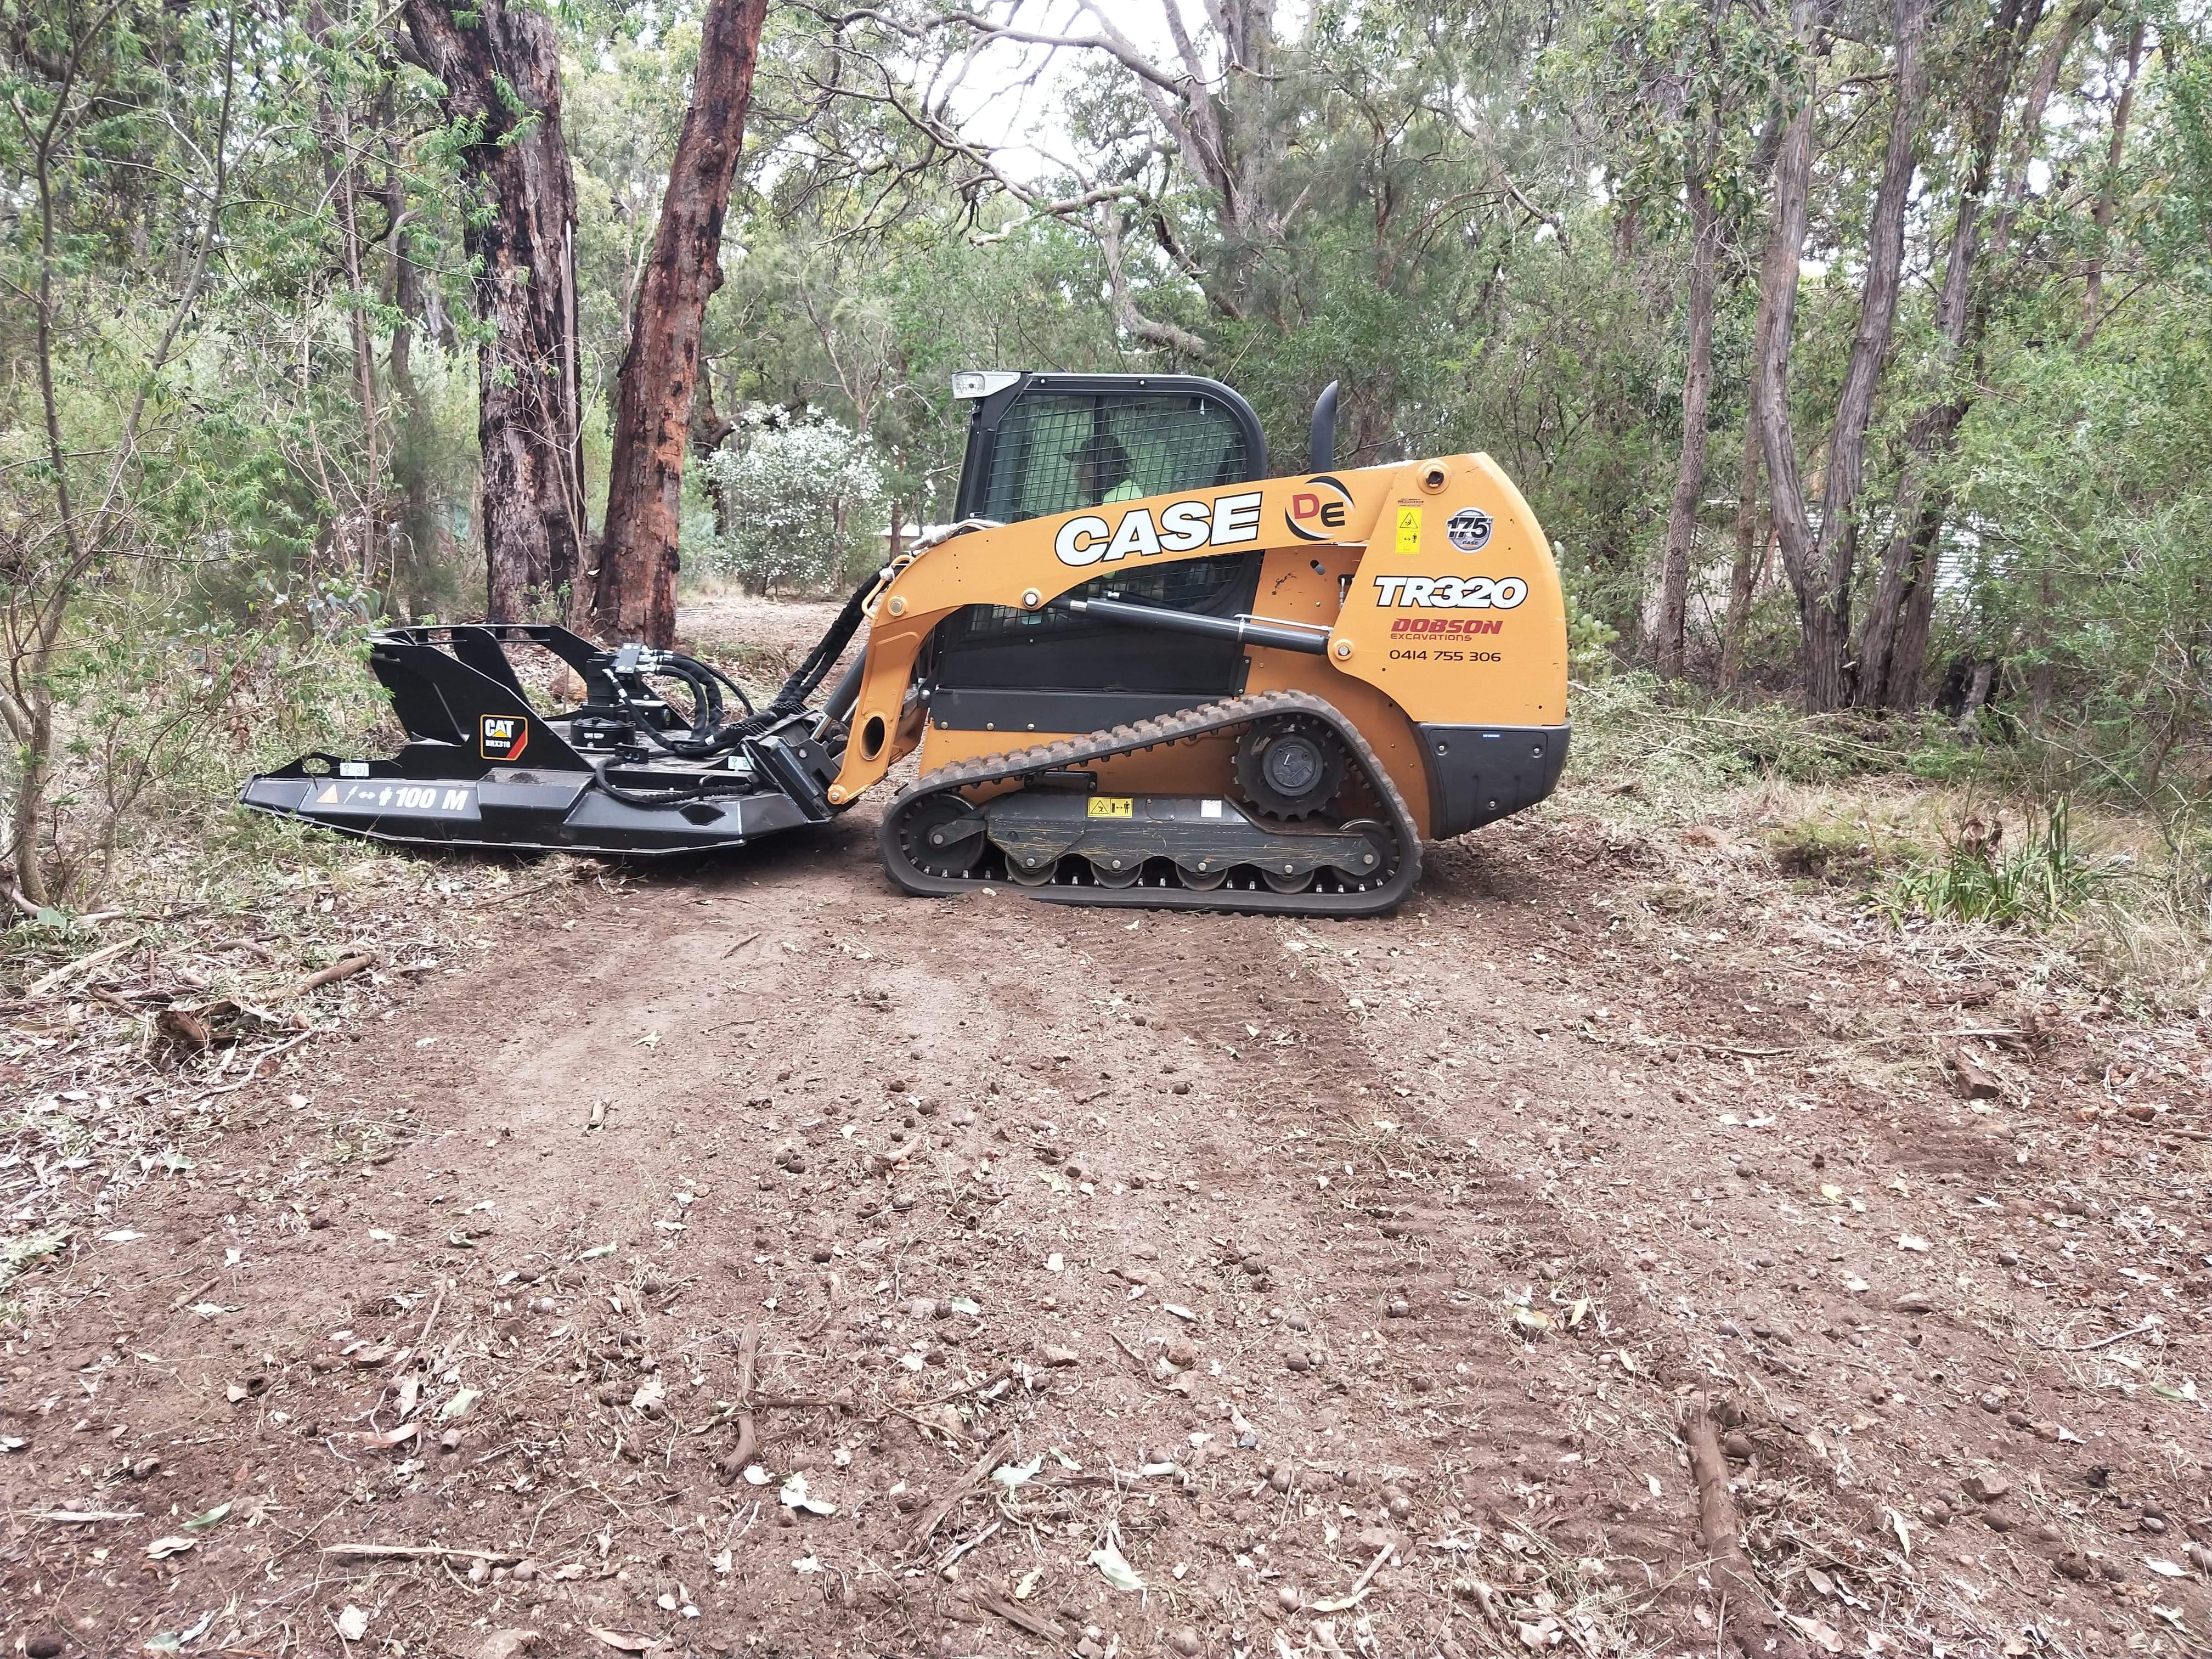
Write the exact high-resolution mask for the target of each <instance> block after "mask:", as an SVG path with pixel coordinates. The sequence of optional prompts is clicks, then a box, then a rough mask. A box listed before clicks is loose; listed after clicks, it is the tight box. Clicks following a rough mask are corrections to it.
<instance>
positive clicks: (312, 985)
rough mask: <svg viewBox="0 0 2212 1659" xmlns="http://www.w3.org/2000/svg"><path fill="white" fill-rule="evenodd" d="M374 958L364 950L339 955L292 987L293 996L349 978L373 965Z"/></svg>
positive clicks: (302, 994)
mask: <svg viewBox="0 0 2212 1659" xmlns="http://www.w3.org/2000/svg"><path fill="white" fill-rule="evenodd" d="M375 963H376V958H375V957H374V956H371V955H368V953H366V952H363V953H362V954H361V955H359V956H351V957H339V958H338V959H337V961H336V962H334V963H331V965H330V966H329V967H327V968H318V969H315V971H314V972H313V973H312V974H310V975H307V978H305V979H303V980H301V981H300V982H299V983H298V984H297V985H295V986H294V987H292V994H293V995H294V996H301V997H303V996H305V995H307V993H308V992H310V991H319V990H320V989H322V987H324V986H325V985H335V984H337V982H338V981H340V980H342V979H351V978H352V977H353V976H354V975H356V974H359V973H364V972H366V971H367V970H368V969H370V968H372V967H374V965H375Z"/></svg>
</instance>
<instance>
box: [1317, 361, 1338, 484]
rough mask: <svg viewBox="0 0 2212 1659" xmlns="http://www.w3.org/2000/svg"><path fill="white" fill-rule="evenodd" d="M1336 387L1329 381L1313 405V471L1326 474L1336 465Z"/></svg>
mask: <svg viewBox="0 0 2212 1659" xmlns="http://www.w3.org/2000/svg"><path fill="white" fill-rule="evenodd" d="M1336 386H1337V383H1336V382H1335V381H1334V380H1331V381H1330V382H1329V383H1328V386H1324V387H1323V388H1322V394H1321V397H1320V398H1318V399H1317V400H1316V402H1315V404H1314V412H1313V454H1312V457H1311V460H1312V467H1313V471H1316V472H1326V471H1328V470H1329V469H1330V468H1331V467H1333V466H1334V465H1336Z"/></svg>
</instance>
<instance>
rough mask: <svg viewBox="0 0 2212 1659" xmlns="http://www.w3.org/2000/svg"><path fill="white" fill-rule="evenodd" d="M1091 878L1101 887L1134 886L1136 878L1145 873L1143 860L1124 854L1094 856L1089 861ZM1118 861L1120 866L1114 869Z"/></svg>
mask: <svg viewBox="0 0 2212 1659" xmlns="http://www.w3.org/2000/svg"><path fill="white" fill-rule="evenodd" d="M1090 863H1091V879H1093V880H1094V881H1096V882H1097V884H1099V885H1100V886H1101V887H1134V886H1135V885H1136V884H1137V878H1139V876H1141V875H1143V874H1144V873H1145V861H1144V860H1142V859H1140V858H1130V857H1128V856H1127V855H1126V854H1121V855H1117V856H1116V857H1114V858H1095V859H1092V860H1091V861H1090ZM1116 863H1118V864H1119V865H1120V866H1121V868H1120V869H1118V870H1117V869H1115V867H1114V866H1115V864H1116Z"/></svg>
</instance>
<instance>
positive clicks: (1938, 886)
mask: <svg viewBox="0 0 2212 1659" xmlns="http://www.w3.org/2000/svg"><path fill="white" fill-rule="evenodd" d="M2112 874H2113V872H2112V870H2111V869H2110V868H2109V867H2108V866H2104V865H2101V864H2100V863H2099V862H2097V861H2095V860H2092V859H2089V858H2087V857H2085V856H2084V855H2083V854H2082V853H2081V849H2080V848H2078V847H2077V846H2076V845H2075V841H2074V835H2073V829H2072V824H2071V817H2070V812H2069V807H2068V805H2067V803H2066V801H2065V800H2064V799H2063V798H2062V799H2058V800H2056V801H2054V802H2052V803H2051V805H2049V806H2048V807H2046V808H2045V810H2044V811H2043V812H2042V813H2041V815H2040V816H2039V817H2032V818H2030V819H2029V820H2028V823H2027V829H2026V832H2025V834H2024V835H2023V836H2021V837H2019V838H2016V839H2015V841H2014V842H2013V843H2012V844H2011V845H2009V846H2007V845H2006V844H2005V842H2004V820H2003V819H2002V817H1999V816H1997V815H1996V814H1995V813H1992V814H1991V815H1990V817H1987V818H1984V817H1980V816H1979V815H1975V816H1972V817H1968V818H1967V819H1966V821H1965V822H1964V823H1961V824H1960V827H1959V829H1958V832H1957V834H1956V835H1955V836H1954V837H1953V838H1952V840H1951V842H1950V844H1949V846H1948V848H1946V849H1945V852H1944V854H1943V856H1942V858H1941V859H1940V860H1936V862H1933V863H1929V864H1926V865H1923V866H1919V867H1917V868H1915V869H1912V870H1908V871H1905V872H1901V873H1900V874H1899V875H1898V876H1897V877H1896V878H1894V880H1893V882H1892V884H1891V885H1890V888H1889V890H1888V891H1887V893H1886V894H1885V895H1884V896H1883V903H1884V906H1885V908H1887V909H1888V911H1889V912H1890V913H1891V914H1892V915H1893V916H1895V917H1897V918H1898V919H1899V920H1900V921H1903V920H1906V919H1921V920H1935V921H1979V922H1987V923H1990V924H1991V925H1993V926H1996V927H2013V926H2019V925H2028V926H2034V927H2049V926H2051V924H2053V923H2056V922H2060V921H2068V920H2070V919H2071V918H2073V917H2074V916H2075V915H2079V914H2080V913H2081V910H2082V908H2084V907H2085V906H2086V905H2087V903H2088V902H2089V901H2090V900H2091V898H2092V897H2093V896H2094V895H2095V893H2096V891H2097V890H2098V889H2099V887H2100V886H2101V885H2103V884H2106V882H2108V881H2110V880H2111V879H2112Z"/></svg>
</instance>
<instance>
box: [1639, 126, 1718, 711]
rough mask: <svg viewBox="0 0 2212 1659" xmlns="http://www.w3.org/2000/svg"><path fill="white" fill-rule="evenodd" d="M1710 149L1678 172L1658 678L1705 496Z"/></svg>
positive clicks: (1712, 253)
mask: <svg viewBox="0 0 2212 1659" xmlns="http://www.w3.org/2000/svg"><path fill="white" fill-rule="evenodd" d="M1715 137H1716V140H1717V135H1715ZM1717 148H1718V146H1717V142H1716V143H1712V144H1709V145H1708V146H1707V147H1706V154H1705V155H1704V156H1702V157H1694V158H1692V159H1690V160H1687V161H1685V162H1684V164H1683V167H1682V191H1683V195H1684V197H1685V199H1686V201H1687V203H1688V204H1689V210H1690V240H1691V249H1690V292H1689V296H1688V307H1689V313H1690V314H1689V341H1688V353H1687V356H1688V365H1687V367H1686V368H1685V369H1684V371H1683V374H1682V457H1681V462H1680V465H1679V466H1678V467H1677V468H1676V469H1675V473H1674V504H1673V506H1672V507H1671V508H1670V510H1669V511H1668V514H1667V556H1666V560H1665V562H1664V563H1663V564H1662V566H1661V568H1660V577H1659V628H1658V638H1657V640H1656V647H1657V649H1656V653H1655V655H1656V660H1657V665H1658V669H1659V671H1660V673H1661V674H1662V675H1663V676H1665V677H1666V678H1668V679H1676V678H1680V675H1681V672H1682V658H1683V635H1684V634H1685V633H1686V631H1687V629H1688V621H1689V607H1690V555H1691V552H1692V549H1693V548H1694V546H1695V544H1696V541H1697V533H1698V504H1699V501H1702V500H1703V499H1704V497H1705V410H1706V408H1707V406H1708V404H1710V403H1711V398H1712V389H1713V266H1714V263H1715V260H1716V258H1717V252H1718V244H1719V241H1720V223H1719V219H1718V216H1717V215H1716V214H1715V213H1714V211H1713V194H1712V188H1711V179H1710V176H1709V169H1710V167H1711V155H1712V153H1713V151H1714V150H1715V149H1717Z"/></svg>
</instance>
